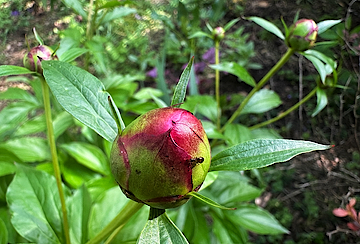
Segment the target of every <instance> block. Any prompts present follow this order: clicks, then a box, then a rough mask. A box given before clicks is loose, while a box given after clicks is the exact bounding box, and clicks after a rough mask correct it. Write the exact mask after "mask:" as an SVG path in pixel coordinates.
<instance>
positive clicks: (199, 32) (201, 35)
mask: <svg viewBox="0 0 360 244" xmlns="http://www.w3.org/2000/svg"><path fill="white" fill-rule="evenodd" d="M203 36H205V37H209V38H212V36H211V35H210V34H207V33H205V32H203V31H197V32H195V33H194V34H192V35H190V36H189V39H192V38H196V37H203Z"/></svg>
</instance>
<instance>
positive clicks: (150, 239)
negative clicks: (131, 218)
mask: <svg viewBox="0 0 360 244" xmlns="http://www.w3.org/2000/svg"><path fill="white" fill-rule="evenodd" d="M148 243H154V244H155V243H158V244H161V243H176V244H188V243H189V242H188V241H187V240H186V238H185V236H184V235H183V234H182V233H181V231H180V230H179V229H178V228H177V227H176V225H175V224H174V223H173V222H172V221H171V220H170V219H169V217H168V216H167V214H166V213H164V214H162V215H160V216H159V217H157V218H154V219H152V220H148V221H147V223H146V225H145V227H144V229H143V231H142V232H141V235H140V237H139V239H138V241H137V244H148Z"/></svg>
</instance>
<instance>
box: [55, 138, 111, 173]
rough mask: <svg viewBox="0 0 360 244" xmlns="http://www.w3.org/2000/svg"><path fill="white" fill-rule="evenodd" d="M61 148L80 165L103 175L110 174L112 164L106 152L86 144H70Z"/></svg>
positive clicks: (62, 145)
mask: <svg viewBox="0 0 360 244" xmlns="http://www.w3.org/2000/svg"><path fill="white" fill-rule="evenodd" d="M60 148H62V149H64V150H65V151H66V152H67V153H69V154H70V155H71V156H72V157H73V158H75V159H76V161H77V162H79V163H80V164H82V165H84V166H86V167H88V168H89V169H92V170H94V171H95V172H98V173H101V174H103V175H109V174H110V166H109V165H110V164H109V162H108V160H107V158H106V155H105V154H104V152H103V151H102V150H101V149H100V148H98V147H96V146H94V145H92V144H88V143H85V142H70V143H66V144H61V146H60Z"/></svg>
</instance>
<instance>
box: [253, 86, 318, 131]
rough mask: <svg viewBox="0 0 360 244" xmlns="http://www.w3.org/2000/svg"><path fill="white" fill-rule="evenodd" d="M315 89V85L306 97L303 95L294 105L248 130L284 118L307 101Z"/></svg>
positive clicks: (314, 92)
mask: <svg viewBox="0 0 360 244" xmlns="http://www.w3.org/2000/svg"><path fill="white" fill-rule="evenodd" d="M316 90H317V87H315V88H314V89H313V90H312V91H311V92H310V93H309V94H308V95H307V96H306V97H304V98H303V99H301V100H300V101H299V102H298V103H296V104H295V105H294V106H292V107H291V108H289V109H288V110H286V111H285V112H283V113H281V114H279V115H278V116H276V117H275V118H272V119H269V120H267V121H264V122H262V123H259V124H257V125H254V126H251V127H249V129H250V130H255V129H257V128H260V127H263V126H265V125H268V124H271V123H274V122H275V121H278V120H280V119H282V118H284V117H285V116H286V115H288V114H289V113H291V112H292V111H294V110H295V109H297V108H299V107H300V106H301V105H302V104H304V103H305V102H307V101H308V100H309V99H310V98H311V97H312V96H314V95H315V94H316Z"/></svg>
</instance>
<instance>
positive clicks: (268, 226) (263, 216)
mask: <svg viewBox="0 0 360 244" xmlns="http://www.w3.org/2000/svg"><path fill="white" fill-rule="evenodd" d="M224 213H225V215H226V217H227V218H228V219H229V220H230V221H231V222H232V223H233V224H235V225H240V226H242V227H244V228H245V229H247V230H250V231H252V232H255V233H258V234H263V235H277V234H286V233H289V231H288V230H287V229H285V228H284V227H283V226H282V225H281V224H280V223H279V222H278V221H277V220H276V219H275V217H274V216H273V215H271V214H270V213H269V212H267V211H266V210H264V209H261V208H260V207H258V206H252V205H244V206H241V207H239V208H238V209H236V210H234V211H231V212H224Z"/></svg>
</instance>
